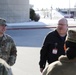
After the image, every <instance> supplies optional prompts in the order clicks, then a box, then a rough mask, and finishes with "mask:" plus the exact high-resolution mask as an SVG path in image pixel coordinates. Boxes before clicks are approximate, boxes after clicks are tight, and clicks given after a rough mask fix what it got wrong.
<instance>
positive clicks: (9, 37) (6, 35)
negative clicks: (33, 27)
mask: <svg viewBox="0 0 76 75" xmlns="http://www.w3.org/2000/svg"><path fill="white" fill-rule="evenodd" d="M5 38H6V39H8V40H11V41H13V38H12V37H11V36H10V35H8V34H5Z"/></svg>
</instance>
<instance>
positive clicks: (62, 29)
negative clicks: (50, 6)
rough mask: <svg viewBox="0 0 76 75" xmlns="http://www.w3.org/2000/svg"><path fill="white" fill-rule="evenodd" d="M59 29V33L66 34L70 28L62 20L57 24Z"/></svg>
mask: <svg viewBox="0 0 76 75" xmlns="http://www.w3.org/2000/svg"><path fill="white" fill-rule="evenodd" d="M57 30H58V32H59V34H66V33H67V30H68V25H67V23H66V22H64V21H60V22H59V23H58V26H57Z"/></svg>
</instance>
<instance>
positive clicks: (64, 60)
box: [58, 55, 76, 63]
mask: <svg viewBox="0 0 76 75" xmlns="http://www.w3.org/2000/svg"><path fill="white" fill-rule="evenodd" d="M58 60H59V61H60V62H67V63H72V62H73V63H74V62H75V63H76V58H74V59H71V60H69V59H68V58H67V56H66V55H61V56H60V57H59V59H58Z"/></svg>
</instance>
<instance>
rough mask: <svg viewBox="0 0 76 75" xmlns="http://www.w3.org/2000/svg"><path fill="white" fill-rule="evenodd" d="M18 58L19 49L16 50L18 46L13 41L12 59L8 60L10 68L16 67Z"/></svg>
mask: <svg viewBox="0 0 76 75" xmlns="http://www.w3.org/2000/svg"><path fill="white" fill-rule="evenodd" d="M16 56H17V49H16V45H15V43H14V41H13V39H11V50H10V57H9V59H8V64H9V65H10V66H12V65H14V64H15V62H16Z"/></svg>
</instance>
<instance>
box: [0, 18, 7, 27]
mask: <svg viewBox="0 0 76 75" xmlns="http://www.w3.org/2000/svg"><path fill="white" fill-rule="evenodd" d="M0 26H7V24H6V20H5V19H2V18H0Z"/></svg>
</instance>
